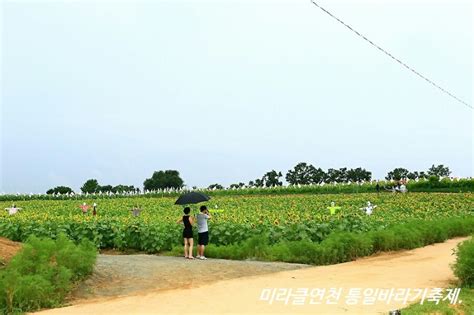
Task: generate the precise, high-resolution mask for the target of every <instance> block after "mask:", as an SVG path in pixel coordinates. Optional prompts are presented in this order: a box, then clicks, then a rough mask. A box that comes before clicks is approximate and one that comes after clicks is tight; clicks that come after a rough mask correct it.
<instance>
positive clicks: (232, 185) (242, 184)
mask: <svg viewBox="0 0 474 315" xmlns="http://www.w3.org/2000/svg"><path fill="white" fill-rule="evenodd" d="M242 187H245V184H244V183H238V184H231V185H230V186H229V188H231V189H233V188H242Z"/></svg>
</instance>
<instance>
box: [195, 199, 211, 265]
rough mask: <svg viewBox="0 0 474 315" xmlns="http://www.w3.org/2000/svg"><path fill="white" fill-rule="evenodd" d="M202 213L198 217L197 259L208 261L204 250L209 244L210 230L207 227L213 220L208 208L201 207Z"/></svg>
mask: <svg viewBox="0 0 474 315" xmlns="http://www.w3.org/2000/svg"><path fill="white" fill-rule="evenodd" d="M200 210H201V213H199V214H198V215H197V224H198V254H197V258H199V259H202V260H206V259H207V258H206V256H204V249H205V247H206V245H207V244H209V228H208V226H207V221H208V220H209V219H211V215H210V214H209V210H207V207H206V206H201V208H200Z"/></svg>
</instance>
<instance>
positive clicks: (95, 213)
mask: <svg viewBox="0 0 474 315" xmlns="http://www.w3.org/2000/svg"><path fill="white" fill-rule="evenodd" d="M92 215H93V216H96V215H97V204H96V203H95V202H94V205H93V206H92Z"/></svg>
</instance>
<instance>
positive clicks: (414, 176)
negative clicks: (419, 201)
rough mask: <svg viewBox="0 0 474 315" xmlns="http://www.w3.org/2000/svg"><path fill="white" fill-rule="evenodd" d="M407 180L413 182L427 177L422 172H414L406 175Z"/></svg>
mask: <svg viewBox="0 0 474 315" xmlns="http://www.w3.org/2000/svg"><path fill="white" fill-rule="evenodd" d="M407 178H409V179H413V180H414V179H421V178H428V175H427V174H426V173H425V172H423V171H421V172H418V171H414V172H410V173H408V175H407Z"/></svg>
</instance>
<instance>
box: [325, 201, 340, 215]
mask: <svg viewBox="0 0 474 315" xmlns="http://www.w3.org/2000/svg"><path fill="white" fill-rule="evenodd" d="M339 209H341V207H336V203H335V202H334V201H332V202H331V206H330V207H328V210H329V214H330V215H335V214H336V211H338V210H339Z"/></svg>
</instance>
